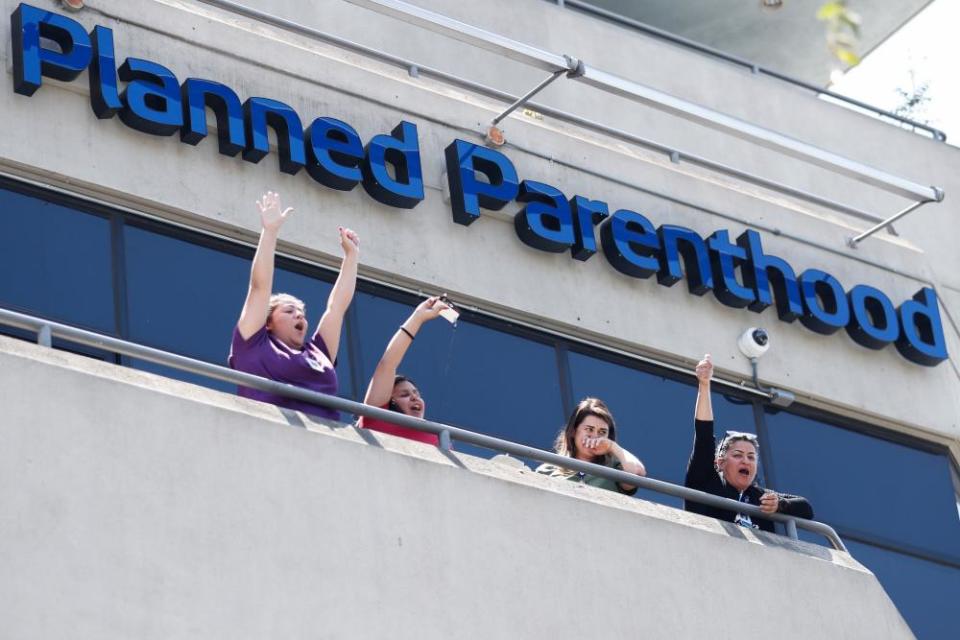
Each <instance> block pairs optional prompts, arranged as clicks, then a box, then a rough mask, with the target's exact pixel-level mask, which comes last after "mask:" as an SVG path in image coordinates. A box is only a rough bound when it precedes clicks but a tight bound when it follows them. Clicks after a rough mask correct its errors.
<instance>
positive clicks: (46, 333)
mask: <svg viewBox="0 0 960 640" xmlns="http://www.w3.org/2000/svg"><path fill="white" fill-rule="evenodd" d="M37 344H38V345H40V346H41V347H52V346H53V331H51V329H50V325H48V324H45V325H43V326H42V327H40V330H39V331H37Z"/></svg>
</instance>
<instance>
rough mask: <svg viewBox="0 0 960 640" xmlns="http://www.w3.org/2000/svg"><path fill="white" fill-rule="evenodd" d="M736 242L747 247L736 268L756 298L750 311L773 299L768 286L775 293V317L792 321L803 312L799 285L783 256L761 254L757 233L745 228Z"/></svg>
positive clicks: (763, 305)
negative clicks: (744, 260) (745, 256)
mask: <svg viewBox="0 0 960 640" xmlns="http://www.w3.org/2000/svg"><path fill="white" fill-rule="evenodd" d="M737 244H738V245H740V246H741V247H743V248H744V249H746V250H747V262H746V264H744V265H743V267H742V268H741V269H740V272H741V273H742V274H743V284H745V285H746V286H748V287H750V288H751V289H753V290H754V292H755V294H756V300H755V301H754V302H752V303H751V304H750V306H749V309H750V310H751V311H756V312H757V313H759V312H761V311H763V310H764V309H766V308H767V307H769V306H770V304H771V303H772V302H773V296H772V294H771V291H770V285H773V289H774V292H775V293H776V294H777V316H779V318H780V319H781V320H783V321H784V322H793V321H794V320H796V319H797V317H798V316H801V315H803V303H802V302H801V300H800V287H798V286H797V276H796V275H795V274H794V273H793V268H792V267H791V266H790V265H789V264H787V262H786V260H784V259H783V258H778V257H777V256H768V255H765V254H764V253H763V246H762V245H761V243H760V234H759V233H757V232H756V231H754V230H753V229H747V230H746V231H744V232H743V233H742V234H741V235H740V237H739V238H737Z"/></svg>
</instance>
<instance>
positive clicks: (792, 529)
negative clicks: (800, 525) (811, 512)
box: [784, 520, 800, 540]
mask: <svg viewBox="0 0 960 640" xmlns="http://www.w3.org/2000/svg"><path fill="white" fill-rule="evenodd" d="M784 525H786V527H787V536H788V537H790V538H791V539H793V540H799V539H800V536H798V535H797V521H796V520H787V521H786V522H785V523H784Z"/></svg>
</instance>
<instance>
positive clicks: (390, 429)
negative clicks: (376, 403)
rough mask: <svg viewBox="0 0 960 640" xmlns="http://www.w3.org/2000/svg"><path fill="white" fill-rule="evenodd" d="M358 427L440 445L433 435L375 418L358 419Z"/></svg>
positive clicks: (438, 439) (383, 407)
mask: <svg viewBox="0 0 960 640" xmlns="http://www.w3.org/2000/svg"><path fill="white" fill-rule="evenodd" d="M389 406H390V405H388V404H385V405H383V406H382V407H380V408H381V409H386V408H387V407H389ZM360 426H361V427H362V428H364V429H373V430H374V431H381V432H383V433H389V434H390V435H392V436H400V437H401V438H407V439H409V440H416V441H417V442H426V443H427V444H432V445H433V446H435V447H436V446H439V444H440V438H439V437H438V436H437V434H435V433H429V432H427V431H417V430H416V429H410V428H408V427H401V426H400V425H398V424H393V423H392V422H387V421H386V420H377V419H376V418H368V417H366V416H363V417H361V418H360Z"/></svg>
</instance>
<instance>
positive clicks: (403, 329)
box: [400, 325, 413, 340]
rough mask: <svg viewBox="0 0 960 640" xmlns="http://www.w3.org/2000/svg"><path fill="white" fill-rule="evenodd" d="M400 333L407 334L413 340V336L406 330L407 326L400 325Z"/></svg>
mask: <svg viewBox="0 0 960 640" xmlns="http://www.w3.org/2000/svg"><path fill="white" fill-rule="evenodd" d="M400 331H403V332H404V333H405V334H407V335H408V336H410V339H411V340H413V334H412V333H410V332H409V331H407V328H406V327H405V326H403V325H400Z"/></svg>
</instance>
